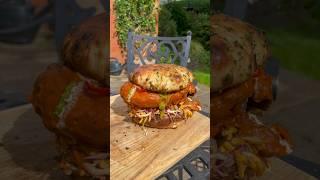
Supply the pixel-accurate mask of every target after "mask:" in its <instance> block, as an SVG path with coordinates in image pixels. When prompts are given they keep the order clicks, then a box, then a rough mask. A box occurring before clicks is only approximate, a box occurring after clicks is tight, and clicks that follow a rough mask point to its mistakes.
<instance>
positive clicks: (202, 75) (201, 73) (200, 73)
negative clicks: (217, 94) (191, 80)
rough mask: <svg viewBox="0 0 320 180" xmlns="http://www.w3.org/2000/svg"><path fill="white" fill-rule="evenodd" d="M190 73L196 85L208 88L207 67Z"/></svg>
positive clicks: (208, 72)
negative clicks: (196, 82)
mask: <svg viewBox="0 0 320 180" xmlns="http://www.w3.org/2000/svg"><path fill="white" fill-rule="evenodd" d="M192 73H193V75H194V77H195V79H196V80H197V81H198V83H200V84H204V85H207V86H210V69H209V68H208V67H205V68H201V69H195V70H193V72H192Z"/></svg>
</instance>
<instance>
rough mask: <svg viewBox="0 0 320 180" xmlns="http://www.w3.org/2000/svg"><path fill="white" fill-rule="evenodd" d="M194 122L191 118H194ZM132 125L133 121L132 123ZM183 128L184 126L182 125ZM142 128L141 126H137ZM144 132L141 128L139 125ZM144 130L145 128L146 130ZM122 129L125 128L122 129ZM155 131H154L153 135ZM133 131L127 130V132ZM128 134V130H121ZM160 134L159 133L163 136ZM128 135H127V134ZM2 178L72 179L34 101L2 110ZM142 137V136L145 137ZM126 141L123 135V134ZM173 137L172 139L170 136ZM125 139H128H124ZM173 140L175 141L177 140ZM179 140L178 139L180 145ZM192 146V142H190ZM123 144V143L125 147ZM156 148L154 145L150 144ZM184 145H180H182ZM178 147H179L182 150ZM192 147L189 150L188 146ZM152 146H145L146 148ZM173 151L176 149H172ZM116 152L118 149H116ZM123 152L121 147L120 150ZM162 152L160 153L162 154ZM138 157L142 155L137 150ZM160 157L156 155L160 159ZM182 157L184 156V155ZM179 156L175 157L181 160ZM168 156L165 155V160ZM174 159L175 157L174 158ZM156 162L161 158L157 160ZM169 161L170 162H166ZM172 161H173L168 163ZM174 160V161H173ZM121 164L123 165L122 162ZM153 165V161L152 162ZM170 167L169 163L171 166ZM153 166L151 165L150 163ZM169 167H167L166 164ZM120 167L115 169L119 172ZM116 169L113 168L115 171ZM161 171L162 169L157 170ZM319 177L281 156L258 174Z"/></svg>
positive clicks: (309, 179) (299, 178) (306, 179)
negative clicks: (60, 164)
mask: <svg viewBox="0 0 320 180" xmlns="http://www.w3.org/2000/svg"><path fill="white" fill-rule="evenodd" d="M190 123H191V122H190ZM130 126H131V125H130ZM182 128H183V127H182ZM137 130H138V129H137ZM139 131H140V132H141V129H139ZM142 132H143V131H142ZM119 133H121V131H120V132H119ZM152 133H154V132H150V134H151V135H150V137H151V136H152V137H153V138H157V137H154V135H152ZM128 135H129V134H128V133H127V136H128ZM121 136H124V134H121ZM159 136H160V135H158V138H159ZM124 137H126V136H124ZM138 137H139V138H133V137H129V138H130V139H132V140H134V139H135V140H134V141H132V142H134V143H135V144H137V143H136V142H137V141H138V140H139V139H140V138H141V139H143V137H144V135H143V133H142V135H141V136H138ZM0 138H1V142H0V179H6V180H22V179H26V180H67V179H70V178H69V177H67V176H64V175H63V174H62V173H61V171H60V170H59V169H58V167H57V164H56V161H55V157H56V155H57V153H56V149H55V145H54V137H53V135H52V134H51V133H50V132H48V131H47V130H46V129H45V128H44V126H43V125H42V122H41V119H40V118H39V116H38V115H36V114H35V113H34V111H33V109H32V107H31V105H23V106H19V107H15V108H12V109H8V110H5V111H0ZM141 139H140V140H141ZM119 140H121V141H123V137H121V138H119ZM169 141H170V140H169ZM157 142H159V141H158V140H157V141H153V143H152V145H153V146H156V145H157ZM122 143H124V141H123V142H122ZM171 144H173V145H174V143H172V141H171ZM178 144H179V142H177V145H178ZM122 145H124V148H125V147H126V146H127V147H133V148H132V149H130V148H129V149H128V150H123V149H120V150H122V151H124V152H134V150H135V149H134V148H141V149H143V144H142V145H140V147H139V146H137V145H136V146H133V145H132V144H130V143H128V144H126V145H125V144H122ZM188 146H189V145H188ZM121 147H122V146H120V148H121ZM149 148H150V149H152V148H153V147H149ZM179 149H180V148H179ZM179 149H178V148H177V150H179ZM181 149H182V152H184V153H187V152H188V151H189V150H191V149H192V148H189V147H186V146H185V147H183V148H181ZM187 149H188V150H187ZM147 150H148V148H146V147H145V149H144V151H147ZM172 151H176V150H175V149H172ZM115 152H116V151H115ZM117 153H119V149H118V150H117ZM148 156H151V155H149V154H145V157H146V158H147V159H149V160H150V159H151V158H150V157H148ZM159 156H160V155H159ZM135 157H139V154H138V153H136V154H135ZM157 158H158V157H156V158H155V159H157ZM180 158H182V157H180ZM178 159H179V158H177V159H176V160H175V161H178ZM165 160H167V159H164V160H163V161H165ZM112 161H113V162H112V163H115V160H112ZM171 161H172V160H171ZM153 162H158V163H159V162H160V161H156V160H154V161H153ZM165 163H167V162H165ZM167 164H169V163H167ZM170 164H171V163H170ZM120 166H121V165H120ZM150 166H151V165H150ZM167 168H169V167H167ZM149 169H150V167H149ZM163 169H165V168H163ZM119 171H121V170H117V171H115V172H119ZM111 172H112V171H111ZM157 172H158V173H156V174H159V173H161V172H162V170H157ZM269 179H276V180H281V179H283V180H286V179H295V180H315V179H316V178H314V177H312V176H310V175H308V174H306V173H305V172H303V171H301V170H299V169H297V168H295V167H293V166H291V165H290V164H287V163H286V162H284V161H281V160H279V159H272V168H271V170H270V171H269V172H267V173H266V174H265V176H264V177H261V178H258V179H257V180H269Z"/></svg>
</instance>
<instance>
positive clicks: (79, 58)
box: [62, 13, 108, 85]
mask: <svg viewBox="0 0 320 180" xmlns="http://www.w3.org/2000/svg"><path fill="white" fill-rule="evenodd" d="M106 19H107V15H106V13H103V14H100V15H97V16H93V17H89V18H88V19H86V20H85V21H83V22H82V23H81V24H79V25H78V26H77V27H75V28H73V29H72V30H71V32H70V33H69V34H67V36H66V37H65V39H64V43H63V48H62V60H63V62H64V63H65V64H66V65H67V66H68V67H69V68H71V69H73V70H75V71H77V72H79V73H80V74H82V75H83V76H86V77H88V78H91V79H95V80H97V81H99V82H101V83H102V84H104V85H105V83H106V74H107V63H106V61H107V50H108V47H107V25H106V22H107V21H106Z"/></svg>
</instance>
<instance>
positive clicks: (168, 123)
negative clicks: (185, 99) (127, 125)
mask: <svg viewBox="0 0 320 180" xmlns="http://www.w3.org/2000/svg"><path fill="white" fill-rule="evenodd" d="M131 120H132V121H133V122H134V123H136V124H139V125H141V124H140V123H139V121H140V119H139V118H137V117H133V118H131ZM186 120H187V119H186V118H174V119H173V120H170V119H169V118H168V117H164V118H163V119H161V120H156V119H151V121H150V122H146V123H145V124H144V126H146V127H151V128H158V129H175V128H177V127H178V126H179V125H180V124H182V123H185V122H186Z"/></svg>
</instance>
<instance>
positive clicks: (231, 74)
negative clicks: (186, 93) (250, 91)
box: [210, 14, 270, 92]
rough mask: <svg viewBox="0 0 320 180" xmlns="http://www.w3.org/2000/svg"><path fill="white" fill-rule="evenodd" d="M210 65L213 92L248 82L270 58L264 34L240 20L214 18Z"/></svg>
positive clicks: (221, 17)
mask: <svg viewBox="0 0 320 180" xmlns="http://www.w3.org/2000/svg"><path fill="white" fill-rule="evenodd" d="M211 29H212V32H213V33H212V35H211V38H210V41H211V42H210V44H211V52H212V56H211V61H212V66H213V67H212V78H213V79H212V82H213V84H212V86H211V88H212V89H211V90H213V92H216V91H221V90H223V89H225V88H228V87H232V86H235V85H238V84H240V83H243V82H244V81H246V80H248V79H249V78H250V77H251V76H252V74H253V72H254V71H255V70H256V69H257V68H259V67H263V66H264V64H265V62H266V60H267V59H268V57H269V54H270V53H269V48H268V45H267V40H266V38H265V36H264V34H263V33H262V32H260V31H258V30H257V29H255V28H254V27H253V26H252V25H250V24H247V23H244V22H242V21H241V20H238V19H235V18H232V17H229V16H226V15H223V14H217V15H214V16H211Z"/></svg>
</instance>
